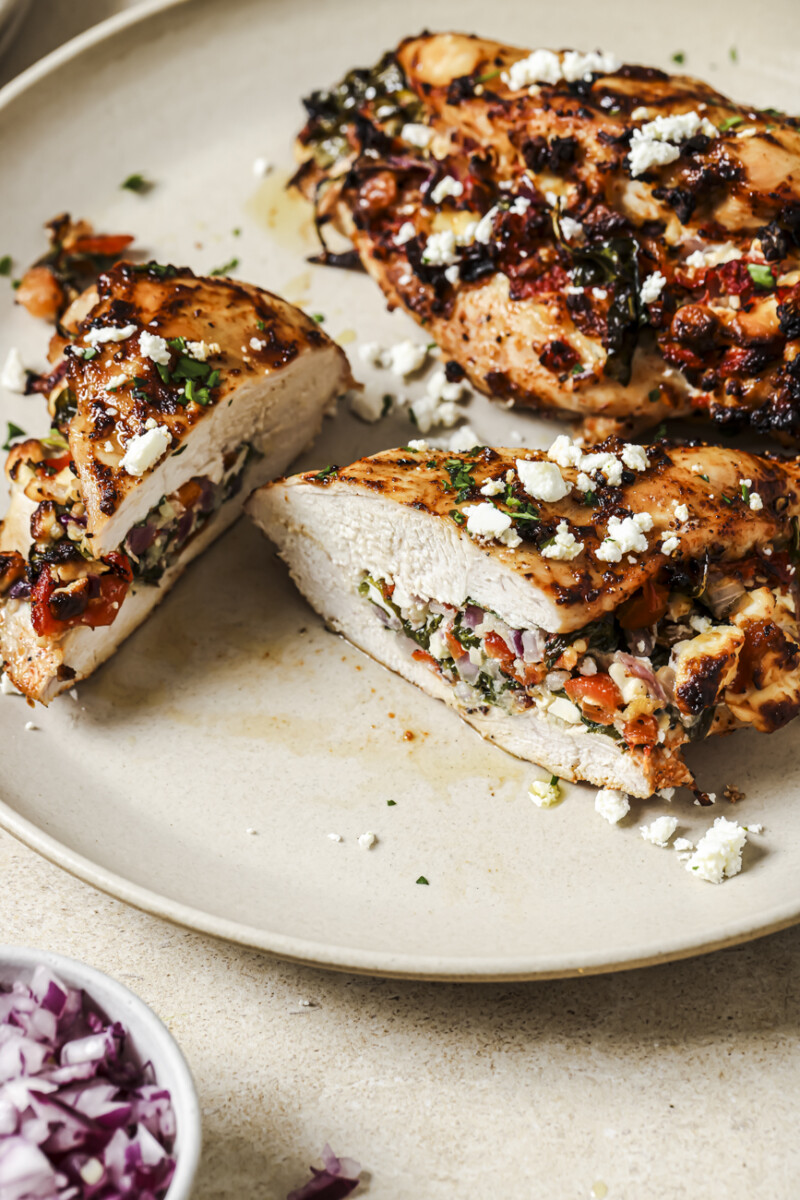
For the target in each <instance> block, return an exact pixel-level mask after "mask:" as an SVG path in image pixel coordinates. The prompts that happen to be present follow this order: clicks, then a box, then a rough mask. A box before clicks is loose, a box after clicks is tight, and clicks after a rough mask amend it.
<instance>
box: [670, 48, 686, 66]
mask: <svg viewBox="0 0 800 1200" xmlns="http://www.w3.org/2000/svg"><path fill="white" fill-rule="evenodd" d="M670 58H671V59H672V61H673V62H674V63H677V64H678V66H679V67H680V66H683V64H684V63H685V62H686V51H685V50H676V51H675V53H674V54H671V55H670Z"/></svg>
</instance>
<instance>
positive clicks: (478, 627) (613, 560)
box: [247, 436, 800, 796]
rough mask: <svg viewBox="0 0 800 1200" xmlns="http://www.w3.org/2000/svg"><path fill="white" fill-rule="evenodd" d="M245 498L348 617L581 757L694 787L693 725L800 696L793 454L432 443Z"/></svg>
mask: <svg viewBox="0 0 800 1200" xmlns="http://www.w3.org/2000/svg"><path fill="white" fill-rule="evenodd" d="M247 509H248V512H249V513H250V515H251V516H252V517H253V518H254V520H255V521H256V522H257V524H258V525H259V526H260V527H261V528H262V529H263V531H264V532H265V533H266V534H267V536H268V537H270V538H271V539H272V540H273V541H274V543H275V544H276V546H277V547H278V550H279V553H280V555H281V557H282V558H283V559H284V560H285V561H286V563H287V564H288V566H289V569H290V571H291V574H292V577H293V578H294V580H295V582H296V583H297V585H298V587H299V588H300V590H301V592H302V593H303V594H304V595H305V596H306V598H307V599H308V600H309V602H310V603H311V604H312V605H313V606H314V607H315V608H316V609H317V611H318V612H319V613H321V615H322V616H323V617H324V619H325V620H326V621H327V622H328V623H329V624H330V625H331V626H332V627H333V628H334V629H335V630H337V631H339V632H341V633H343V634H344V635H345V636H346V637H347V638H348V639H349V640H350V641H352V642H353V643H354V644H355V645H357V646H359V647H361V649H363V650H365V651H366V652H367V653H368V654H370V655H372V657H374V658H376V659H377V660H378V661H379V662H381V663H383V664H385V665H386V666H387V667H389V668H390V669H391V670H394V671H397V672H398V673H399V674H401V675H403V676H404V677H405V678H406V679H408V680H410V681H411V682H412V683H415V684H417V685H418V686H419V687H421V688H422V689H423V690H424V691H426V692H428V693H429V694H430V695H432V696H435V697H436V698H437V699H440V700H443V701H445V703H447V704H449V705H450V706H452V707H453V708H455V709H456V711H457V712H458V713H459V715H460V716H461V717H463V718H464V720H466V721H467V722H469V724H471V725H473V726H474V727H475V728H476V729H477V730H478V732H479V733H481V734H482V735H483V736H484V737H486V738H488V739H489V740H491V741H494V742H496V743H497V744H498V745H500V746H502V747H503V748H504V749H506V750H509V751H510V752H511V753H513V754H516V755H518V756H519V757H521V758H526V759H529V760H531V761H533V762H536V763H540V764H541V765H543V766H545V767H547V768H548V769H549V770H550V771H552V772H553V773H554V774H557V775H559V776H562V777H564V778H567V779H572V780H587V781H589V782H592V783H595V784H597V785H599V786H611V787H615V788H621V789H623V790H625V791H627V792H630V793H632V794H633V795H637V796H649V795H651V794H652V793H653V792H654V791H655V790H657V789H660V788H664V787H674V786H675V785H678V784H688V785H690V786H693V776H692V774H691V772H690V770H689V769H688V767H687V766H686V765H685V763H684V762H683V759H682V757H681V747H682V746H683V745H684V744H685V743H687V742H689V741H693V740H699V739H702V738H705V737H706V736H708V735H709V734H712V733H722V732H727V731H728V730H732V729H734V728H737V727H742V726H747V725H752V726H754V727H755V728H756V729H759V730H761V731H762V732H770V731H772V730H773V729H777V728H779V727H780V726H781V725H784V724H786V722H787V721H789V720H791V719H792V717H794V716H795V715H796V714H797V712H798V708H800V648H799V647H798V641H800V635H798V628H797V622H796V616H795V591H796V587H795V567H794V553H795V551H794V549H793V547H794V545H795V542H796V539H795V536H794V535H795V531H796V527H797V517H798V513H800V494H798V467H797V464H796V463H794V462H781V461H778V460H776V459H772V458H767V457H759V456H755V455H750V454H741V453H736V452H733V451H729V450H724V449H720V448H716V447H708V446H702V447H692V448H680V449H675V448H667V447H666V446H664V445H659V446H653V447H647V448H646V447H641V446H635V445H631V444H626V443H623V442H621V441H619V440H617V439H613V440H612V439H609V440H608V441H607V442H605V443H604V444H603V445H601V446H598V447H594V448H589V449H586V448H583V447H580V446H578V445H577V444H576V443H573V442H571V441H570V439H569V438H567V437H565V436H562V437H559V438H558V439H556V441H555V442H554V444H553V446H552V447H551V449H550V451H548V452H547V453H543V452H541V451H529V450H508V449H491V448H488V447H476V448H475V449H474V450H473V451H471V452H470V453H467V454H447V453H446V452H443V451H440V450H433V449H430V448H429V447H428V446H427V445H426V444H425V443H424V442H413V443H412V444H411V445H410V446H408V447H403V448H402V449H400V450H392V451H386V452H384V453H383V454H379V455H376V456H374V457H372V458H367V459H363V460H361V461H360V462H357V463H354V464H353V465H352V466H350V467H347V468H342V469H339V468H335V467H332V468H328V469H326V470H325V471H321V472H317V473H313V472H312V473H307V474H305V475H298V476H294V477H293V478H290V479H285V480H279V481H277V482H276V483H273V484H270V485H268V486H266V487H264V488H261V489H259V491H257V492H256V493H255V494H254V495H253V496H252V497H251V499H250V500H249V501H248V505H247Z"/></svg>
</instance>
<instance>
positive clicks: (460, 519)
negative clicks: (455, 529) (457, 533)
mask: <svg viewBox="0 0 800 1200" xmlns="http://www.w3.org/2000/svg"><path fill="white" fill-rule="evenodd" d="M449 515H450V516H451V517H452V518H453V520H454V521H455V523H456V525H465V524H466V521H467V518H466V517H465V516H464V514H463V513H462V512H459V511H458V509H457V508H451V509H450V514H449Z"/></svg>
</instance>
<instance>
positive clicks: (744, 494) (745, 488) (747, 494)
mask: <svg viewBox="0 0 800 1200" xmlns="http://www.w3.org/2000/svg"><path fill="white" fill-rule="evenodd" d="M741 489H742V499H743V500H749V499H750V488H749V487H748V485H747V484H746V483H744V482H742V484H741Z"/></svg>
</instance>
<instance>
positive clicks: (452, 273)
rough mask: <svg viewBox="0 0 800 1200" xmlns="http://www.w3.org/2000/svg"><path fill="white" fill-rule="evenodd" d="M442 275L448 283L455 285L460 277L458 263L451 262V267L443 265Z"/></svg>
mask: <svg viewBox="0 0 800 1200" xmlns="http://www.w3.org/2000/svg"><path fill="white" fill-rule="evenodd" d="M444 277H445V279H446V280H447V282H448V283H450V284H452V285H453V287H455V285H456V284H457V283H458V281H459V279H460V278H461V271H460V270H459V267H458V264H457V263H453V265H452V267H445V269H444Z"/></svg>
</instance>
